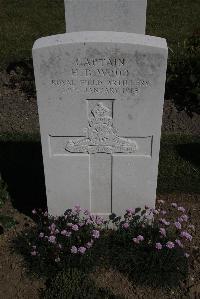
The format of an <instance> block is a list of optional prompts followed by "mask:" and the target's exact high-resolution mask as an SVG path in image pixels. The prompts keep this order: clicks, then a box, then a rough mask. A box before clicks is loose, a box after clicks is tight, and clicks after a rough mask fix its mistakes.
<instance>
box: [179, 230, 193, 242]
mask: <svg viewBox="0 0 200 299" xmlns="http://www.w3.org/2000/svg"><path fill="white" fill-rule="evenodd" d="M181 237H182V238H185V239H186V240H189V241H192V236H191V235H190V234H189V233H188V232H186V231H182V232H181Z"/></svg>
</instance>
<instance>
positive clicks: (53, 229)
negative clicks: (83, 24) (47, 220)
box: [50, 223, 56, 231]
mask: <svg viewBox="0 0 200 299" xmlns="http://www.w3.org/2000/svg"><path fill="white" fill-rule="evenodd" d="M50 228H51V230H52V231H55V229H56V225H55V223H52V224H51V226H50Z"/></svg>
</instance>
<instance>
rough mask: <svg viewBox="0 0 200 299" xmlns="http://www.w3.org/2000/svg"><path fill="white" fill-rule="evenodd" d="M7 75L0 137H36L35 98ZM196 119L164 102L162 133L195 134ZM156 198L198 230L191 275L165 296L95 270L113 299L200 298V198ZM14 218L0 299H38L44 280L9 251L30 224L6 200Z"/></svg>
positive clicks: (0, 255) (199, 125) (0, 257)
mask: <svg viewBox="0 0 200 299" xmlns="http://www.w3.org/2000/svg"><path fill="white" fill-rule="evenodd" d="M10 80H11V75H8V74H7V73H6V72H1V73H0V115H1V122H0V134H1V133H7V132H9V133H28V134H32V133H38V132H39V123H38V113H37V105H36V97H35V95H34V94H33V95H31V96H30V95H28V96H27V93H26V92H24V91H23V89H22V88H21V86H20V84H18V83H17V82H15V84H14V87H13V85H12V86H11V84H10ZM199 120H200V116H198V115H195V116H194V117H193V118H192V119H191V118H189V117H188V116H187V115H186V113H185V112H177V111H176V109H175V107H174V106H173V104H172V101H165V105H164V116H163V126H162V132H163V133H165V132H167V133H185V134H192V135H199V133H200V121H199ZM159 198H161V199H164V200H167V201H171V200H173V201H176V202H178V203H179V204H181V205H183V206H185V207H186V208H188V209H190V211H191V219H192V222H193V224H194V225H195V226H196V236H195V238H194V241H193V242H192V244H191V251H192V255H193V257H191V258H189V261H190V273H189V276H188V279H187V281H184V282H183V283H182V285H181V286H180V287H179V288H178V289H177V290H170V289H169V290H168V291H163V290H161V289H152V288H147V287H141V286H137V285H132V283H131V282H130V281H129V280H128V278H127V277H125V276H124V275H123V274H121V273H119V272H116V271H114V270H112V269H110V270H105V269H98V271H97V272H96V273H95V274H93V279H94V280H95V281H96V283H97V284H98V285H99V286H100V287H108V288H109V289H110V290H111V291H112V292H113V294H114V295H116V296H122V298H127V299H129V298H130V299H131V298H136V299H137V298H138V299H139V298H141V299H144V298H154V299H155V298H156V299H161V298H166V299H167V298H200V222H199V213H200V201H199V200H200V195H199V194H179V195H176V194H168V195H163V196H160V197H159ZM1 212H2V213H3V214H6V215H8V216H10V215H11V216H12V217H13V218H14V219H15V220H16V221H17V224H16V225H15V226H14V227H13V228H11V229H10V230H8V231H6V232H4V234H1V235H0V270H1V271H0V298H5V299H13V298H20V299H27V298H34V299H37V298H39V291H40V290H41V289H44V288H45V281H44V280H42V279H41V278H38V277H30V276H29V275H27V269H26V266H25V262H24V260H23V257H22V256H20V255H18V254H17V253H16V252H15V250H14V249H13V248H12V246H11V243H12V240H13V239H14V238H15V237H16V235H17V234H19V233H21V232H23V230H24V229H25V228H27V226H30V227H31V226H33V225H34V223H33V221H32V220H31V218H29V217H28V216H27V215H25V214H23V213H20V212H19V211H17V210H15V209H14V208H13V206H12V204H11V203H10V201H9V200H8V201H7V202H6V204H5V206H4V207H3V208H2V211H1Z"/></svg>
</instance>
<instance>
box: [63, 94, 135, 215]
mask: <svg viewBox="0 0 200 299" xmlns="http://www.w3.org/2000/svg"><path fill="white" fill-rule="evenodd" d="M113 105H114V100H88V127H87V128H86V129H85V130H84V131H85V137H73V138H70V139H68V141H67V144H66V146H65V150H66V151H67V152H70V153H85V154H89V155H90V159H89V163H90V180H89V184H90V208H91V212H93V213H98V214H110V213H111V212H112V167H113V155H114V154H115V155H116V154H120V155H121V154H126V155H127V154H133V153H135V152H136V151H137V143H136V142H135V141H134V140H133V137H130V138H129V137H120V136H118V133H117V130H116V129H115V128H114V126H113V113H114V111H113Z"/></svg>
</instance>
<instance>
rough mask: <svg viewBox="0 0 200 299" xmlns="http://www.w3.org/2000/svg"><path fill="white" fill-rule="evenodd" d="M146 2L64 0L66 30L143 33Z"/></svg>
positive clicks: (135, 0) (126, 0) (138, 0)
mask: <svg viewBox="0 0 200 299" xmlns="http://www.w3.org/2000/svg"><path fill="white" fill-rule="evenodd" d="M146 7H147V0H65V20H66V31H67V32H75V31H117V32H133V33H140V34H145V28H146Z"/></svg>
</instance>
